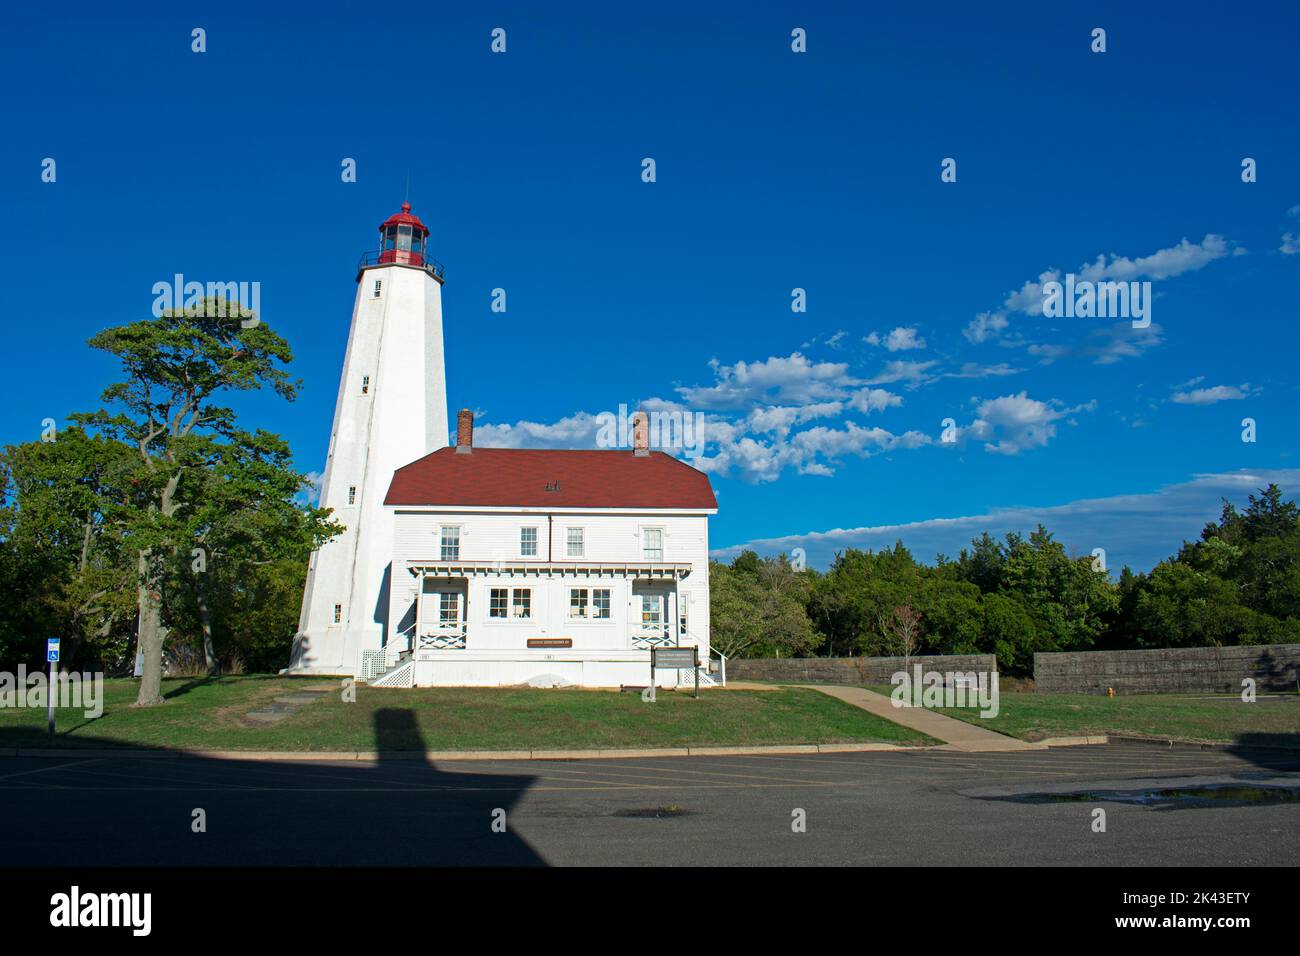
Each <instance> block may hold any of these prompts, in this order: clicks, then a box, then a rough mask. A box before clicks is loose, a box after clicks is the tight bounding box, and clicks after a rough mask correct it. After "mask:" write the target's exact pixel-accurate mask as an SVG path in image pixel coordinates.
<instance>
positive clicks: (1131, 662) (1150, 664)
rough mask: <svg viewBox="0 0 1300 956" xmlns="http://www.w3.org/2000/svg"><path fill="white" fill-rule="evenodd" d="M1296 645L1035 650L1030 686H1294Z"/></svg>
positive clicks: (1152, 689) (1091, 689) (1149, 689)
mask: <svg viewBox="0 0 1300 956" xmlns="http://www.w3.org/2000/svg"><path fill="white" fill-rule="evenodd" d="M1298 669H1300V644H1261V645H1254V646H1245V647H1181V648H1163V649H1160V650H1152V651H1077V652H1071V653H1054V654H1035V655H1034V686H1035V688H1036V689H1037V690H1038V691H1039V692H1040V693H1049V694H1053V693H1055V694H1104V693H1106V689H1107V688H1108V687H1114V688H1115V692H1116V693H1117V694H1118V693H1124V694H1156V693H1171V692H1182V693H1233V694H1239V693H1241V689H1242V687H1241V681H1242V679H1243V678H1246V677H1253V678H1255V681H1256V689H1258V690H1261V691H1264V690H1295V688H1296V676H1297V670H1298Z"/></svg>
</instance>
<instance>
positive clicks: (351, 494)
mask: <svg viewBox="0 0 1300 956" xmlns="http://www.w3.org/2000/svg"><path fill="white" fill-rule="evenodd" d="M356 503H357V486H356V485H348V504H349V505H354V504H356Z"/></svg>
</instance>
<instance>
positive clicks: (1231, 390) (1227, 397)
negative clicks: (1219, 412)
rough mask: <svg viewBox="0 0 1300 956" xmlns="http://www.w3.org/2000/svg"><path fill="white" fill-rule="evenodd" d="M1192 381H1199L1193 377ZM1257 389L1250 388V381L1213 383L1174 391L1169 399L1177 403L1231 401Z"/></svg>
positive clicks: (1206, 403)
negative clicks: (1213, 384)
mask: <svg viewBox="0 0 1300 956" xmlns="http://www.w3.org/2000/svg"><path fill="white" fill-rule="evenodd" d="M1194 381H1199V379H1195V380H1194ZM1257 391H1258V389H1252V388H1251V387H1250V383H1249V382H1246V383H1243V384H1241V385H1215V386H1213V387H1212V388H1196V389H1192V390H1191V391H1178V392H1174V396H1173V398H1172V399H1171V401H1174V402H1176V403H1177V404H1179V405H1213V404H1214V403H1215V402H1233V401H1239V400H1241V399H1243V398H1246V397H1248V396H1250V395H1252V394H1254V393H1255V392H1257Z"/></svg>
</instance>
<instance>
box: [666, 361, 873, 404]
mask: <svg viewBox="0 0 1300 956" xmlns="http://www.w3.org/2000/svg"><path fill="white" fill-rule="evenodd" d="M710 365H711V367H712V368H713V372H714V376H715V378H716V381H715V383H714V384H713V385H710V386H699V387H680V388H678V389H677V392H678V394H680V395H681V396H682V398H683V399H684V400H685V401H686V403H687V404H689V405H691V406H692V407H695V408H705V409H708V408H715V409H721V408H739V407H741V406H743V405H749V404H755V403H759V402H764V403H770V404H793V405H807V404H811V403H813V402H818V401H826V400H837V399H843V398H845V397H847V392H848V389H850V388H852V387H853V386H856V385H859V384H861V383H860V382H858V380H857V379H855V378H853V377H852V376H851V375H849V371H848V370H849V366H848V364H847V363H846V362H816V363H814V362H810V361H809V360H808V359H807V358H805V357H804V356H803V355H802V354H801V353H799V352H794V353H792V354H791V355H789V356H786V357H780V356H772V357H771V358H769V359H767V360H766V361H764V362H737V363H736V364H735V365H721V364H719V363H718V362H717V361H716V360H715V361H713V362H711V363H710Z"/></svg>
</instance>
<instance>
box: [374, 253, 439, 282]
mask: <svg viewBox="0 0 1300 956" xmlns="http://www.w3.org/2000/svg"><path fill="white" fill-rule="evenodd" d="M387 265H399V266H412V267H413V268H416V269H423V270H424V271H425V272H427V273H429V275H431V276H433V277H434V278H435V279H437V280H438V281H439V282H441V281H442V280H443V267H442V263H441V262H439V261H438V260H437V259H431V258H429V257H428V256H426V255H424V254H422V253H419V252H407V251H403V250H401V249H384V250H382V251H380V250H376V251H374V252H366V253H363V254H362V256H361V261H360V262H358V263H357V276H358V278H359V277H360V275H361V271H362V270H363V269H365V268H366V267H367V266H387Z"/></svg>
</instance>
